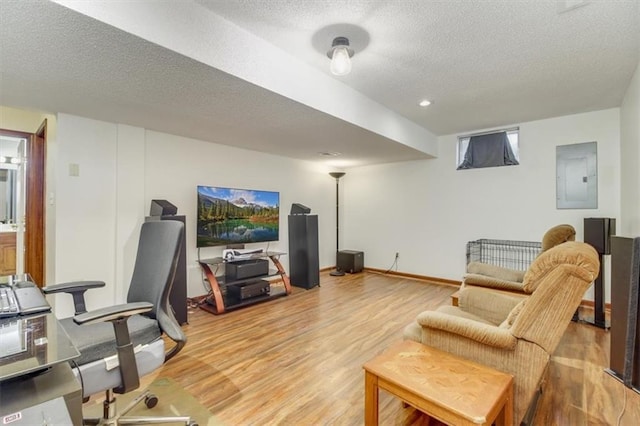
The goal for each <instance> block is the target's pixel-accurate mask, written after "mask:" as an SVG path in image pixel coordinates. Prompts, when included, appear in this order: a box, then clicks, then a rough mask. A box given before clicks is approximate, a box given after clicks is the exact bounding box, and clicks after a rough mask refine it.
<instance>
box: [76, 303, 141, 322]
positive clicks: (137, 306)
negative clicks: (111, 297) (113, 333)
mask: <svg viewBox="0 0 640 426" xmlns="http://www.w3.org/2000/svg"><path fill="white" fill-rule="evenodd" d="M151 309H153V304H151V303H149V302H135V303H123V304H121V305H115V306H109V307H106V308H102V309H96V310H95V311H91V312H85V313H83V314H80V315H76V316H75V317H73V321H74V322H75V323H76V324H79V325H82V324H90V323H93V322H105V321H113V320H118V319H123V318H128V317H130V316H132V315H137V314H143V313H145V312H149V311H150V310H151Z"/></svg>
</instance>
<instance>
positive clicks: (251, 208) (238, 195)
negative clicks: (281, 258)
mask: <svg viewBox="0 0 640 426" xmlns="http://www.w3.org/2000/svg"><path fill="white" fill-rule="evenodd" d="M197 214H198V221H197V222H198V231H197V246H198V247H211V246H222V245H230V244H245V243H261V242H267V241H277V240H278V239H279V236H280V235H279V225H280V193H279V192H273V191H259V190H253V189H235V188H220V187H215V186H198V209H197Z"/></svg>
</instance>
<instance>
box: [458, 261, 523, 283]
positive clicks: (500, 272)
mask: <svg viewBox="0 0 640 426" xmlns="http://www.w3.org/2000/svg"><path fill="white" fill-rule="evenodd" d="M467 272H468V273H470V274H477V275H484V276H487V277H493V278H497V279H499V280H503V281H512V282H517V283H522V281H524V274H525V271H519V270H517V269H509V268H504V267H502V266H497V265H491V264H488V263H482V262H470V263H469V265H467Z"/></svg>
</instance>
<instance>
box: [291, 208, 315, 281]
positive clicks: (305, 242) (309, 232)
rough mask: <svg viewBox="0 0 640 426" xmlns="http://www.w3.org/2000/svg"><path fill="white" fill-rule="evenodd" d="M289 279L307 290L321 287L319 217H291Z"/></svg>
mask: <svg viewBox="0 0 640 426" xmlns="http://www.w3.org/2000/svg"><path fill="white" fill-rule="evenodd" d="M289 279H290V280H291V285H294V286H296V287H302V288H306V289H310V288H313V287H315V286H317V285H320V260H319V258H318V216H317V215H302V214H301V215H289Z"/></svg>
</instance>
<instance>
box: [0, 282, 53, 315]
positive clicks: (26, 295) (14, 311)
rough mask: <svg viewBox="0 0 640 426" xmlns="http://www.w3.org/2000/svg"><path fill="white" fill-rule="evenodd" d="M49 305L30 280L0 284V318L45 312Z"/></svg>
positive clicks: (49, 308) (48, 309) (49, 307)
mask: <svg viewBox="0 0 640 426" xmlns="http://www.w3.org/2000/svg"><path fill="white" fill-rule="evenodd" d="M50 310H51V306H49V303H48V302H47V299H45V297H44V295H43V294H42V291H40V289H39V288H38V286H36V285H35V284H34V283H32V282H30V281H18V282H15V283H14V284H13V285H11V286H9V285H0V318H6V317H15V316H18V315H30V314H35V313H39V312H47V311H50Z"/></svg>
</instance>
